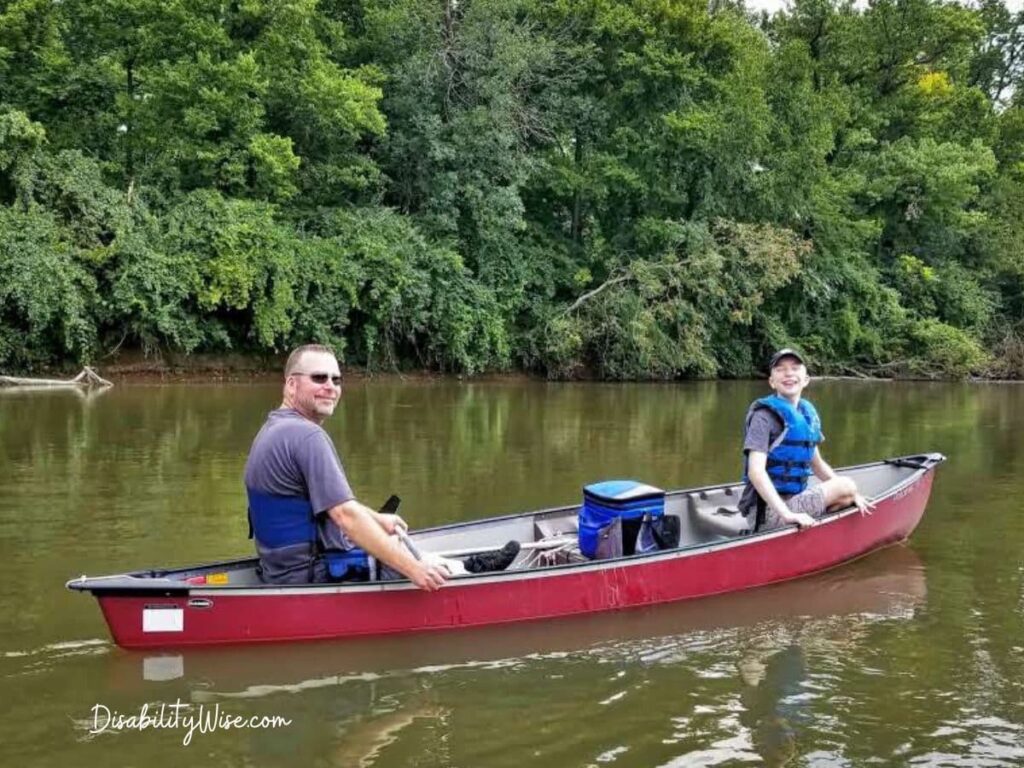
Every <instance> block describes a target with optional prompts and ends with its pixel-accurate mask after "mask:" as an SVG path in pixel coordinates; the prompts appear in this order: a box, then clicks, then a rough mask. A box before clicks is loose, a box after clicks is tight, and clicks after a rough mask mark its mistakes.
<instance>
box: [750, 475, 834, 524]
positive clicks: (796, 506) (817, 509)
mask: <svg viewBox="0 0 1024 768" xmlns="http://www.w3.org/2000/svg"><path fill="white" fill-rule="evenodd" d="M786 506H787V507H789V508H790V509H791V510H792V511H793V512H797V513H802V514H805V515H810V516H811V517H813V518H819V517H821V516H822V515H823V514H825V491H824V490H822V488H821V486H820V485H815V486H814V487H813V488H807V489H805V490H804V491H803V492H801V493H798V494H797V495H796V496H790V497H789V498H788V499H786ZM784 525H786V523H784V522H782V519H781V518H780V517H779V516H778V515H777V514H775V510H773V509H769V510H766V511H765V521H764V527H763V528H762V530H767V529H769V528H781V527H782V526H784Z"/></svg>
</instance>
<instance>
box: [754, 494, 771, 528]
mask: <svg viewBox="0 0 1024 768" xmlns="http://www.w3.org/2000/svg"><path fill="white" fill-rule="evenodd" d="M767 515H768V505H767V504H766V503H765V500H764V499H762V498H761V494H758V495H757V513H756V514H755V515H754V533H757V532H758V531H759V530H761V526H763V525H764V520H765V517H767Z"/></svg>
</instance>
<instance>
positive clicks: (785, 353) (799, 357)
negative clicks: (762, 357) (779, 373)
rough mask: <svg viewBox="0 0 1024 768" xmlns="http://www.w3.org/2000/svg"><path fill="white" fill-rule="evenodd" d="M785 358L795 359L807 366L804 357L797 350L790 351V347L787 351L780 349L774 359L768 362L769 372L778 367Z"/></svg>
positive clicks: (773, 356)
mask: <svg viewBox="0 0 1024 768" xmlns="http://www.w3.org/2000/svg"><path fill="white" fill-rule="evenodd" d="M784 357H795V358H796V360H797V362H798V363H800V365H806V363H804V356H803V355H801V354H800V353H799V352H797V351H796V350H795V349H790V348H789V347H786V348H785V349H780V350H779V351H778V352H776V353H775V354H774V355H772V359H771V360H769V361H768V370H771V369H772V368H774V367H775V366H776V365H778V364H779V361H780V360H782V358H784Z"/></svg>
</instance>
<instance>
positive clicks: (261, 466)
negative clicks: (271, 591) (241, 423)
mask: <svg viewBox="0 0 1024 768" xmlns="http://www.w3.org/2000/svg"><path fill="white" fill-rule="evenodd" d="M245 486H246V488H248V489H252V490H254V491H258V492H260V493H264V494H268V495H273V496H290V497H293V498H302V499H307V500H308V501H309V502H310V505H311V506H312V507H313V512H314V514H315V515H316V516H317V528H318V530H319V536H320V543H321V544H322V545H323V546H324V547H326V548H331V549H351V548H352V546H353V544H352V542H351V541H350V540H349V538H348V537H347V536H345V534H344V533H342V531H341V530H340V529H339V528H338V526H337V525H336V524H335V523H334V521H333V520H331V518H330V517H329V516H328V515H326V514H324V513H325V512H326V511H327V510H329V509H330V508H331V507H334V506H337V505H338V504H344V503H345V502H346V501H349V500H351V499H353V498H355V494H353V493H352V489H351V488H350V487H349V484H348V479H347V478H346V477H345V470H344V468H343V467H342V466H341V460H340V459H339V458H338V453H337V451H336V450H335V449H334V443H333V442H331V438H330V436H329V435H328V434H327V432H325V431H324V429H323V428H322V427H320V425H318V424H315V423H314V422H312V421H310V420H309V419H307V418H305V417H304V416H302V415H301V414H300V413H299V412H298V411H295V410H293V409H291V408H279V409H278V410H276V411H271V412H270V414H269V415H268V416H267V420H266V422H265V423H264V424H263V427H262V428H261V429H260V431H259V433H258V434H257V435H256V439H255V440H253V443H252V448H251V449H250V450H249V458H248V460H247V461H246V463H245ZM256 548H257V551H258V552H259V555H260V565H261V566H262V567H263V577H264V579H265V580H267V581H271V582H277V583H294V582H304V581H309V571H308V567H307V566H308V563H309V546H308V545H305V544H297V545H292V546H288V547H281V548H278V549H275V550H267V549H266V548H265V547H263V546H262V545H260V543H259V542H258V541H257V542H256Z"/></svg>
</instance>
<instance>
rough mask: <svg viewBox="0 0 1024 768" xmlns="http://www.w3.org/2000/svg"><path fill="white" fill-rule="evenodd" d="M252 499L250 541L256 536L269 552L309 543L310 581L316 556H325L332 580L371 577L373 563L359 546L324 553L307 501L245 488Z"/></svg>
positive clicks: (363, 579)
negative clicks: (371, 563)
mask: <svg viewBox="0 0 1024 768" xmlns="http://www.w3.org/2000/svg"><path fill="white" fill-rule="evenodd" d="M245 490H246V493H247V495H248V497H249V538H252V537H253V536H255V537H256V540H257V541H258V542H259V543H260V544H261V545H262V546H263V548H264V550H269V551H267V552H266V553H265V554H267V555H268V556H271V557H272V556H273V552H274V550H277V549H282V548H284V547H291V546H295V545H296V544H306V545H307V546H308V547H309V569H310V581H312V580H313V578H312V574H313V570H314V564H315V562H316V560H317V557H319V556H321V555H322V556H323V558H324V561H325V562H326V563H327V571H328V573H329V574H330V577H331V580H332V581H347V580H353V581H365V580H367V579H368V578H369V574H370V560H369V557H368V556H367V554H366V552H364V551H363V550H362V549H359V548H358V547H355V548H353V549H349V550H326V551H322V548H321V547H320V543H319V542H320V539H319V537H318V536H317V526H316V518H315V516H314V515H313V506H312V505H311V504H310V503H309V500H308V499H304V498H300V497H298V496H275V495H273V494H269V493H261V492H260V491H256V490H253V489H252V488H246V489H245Z"/></svg>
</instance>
